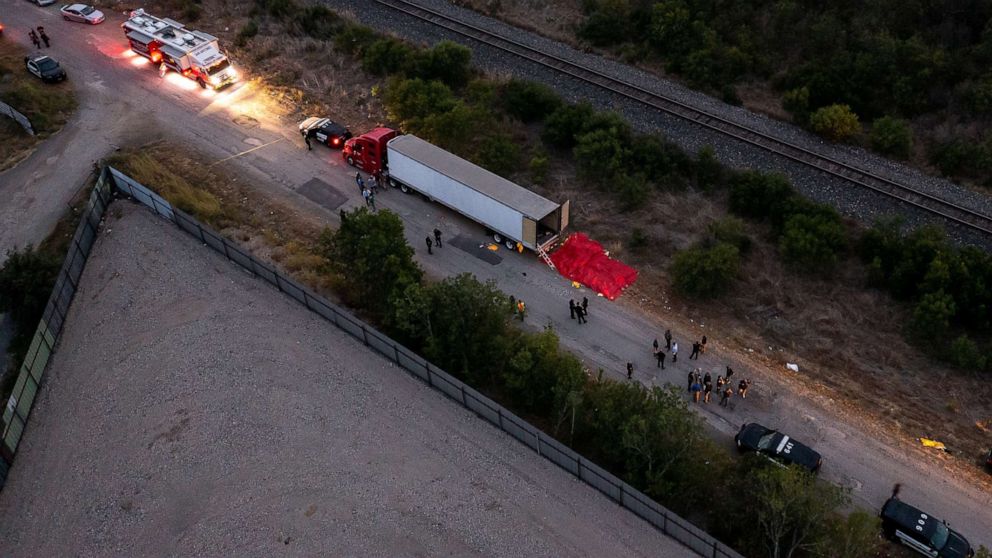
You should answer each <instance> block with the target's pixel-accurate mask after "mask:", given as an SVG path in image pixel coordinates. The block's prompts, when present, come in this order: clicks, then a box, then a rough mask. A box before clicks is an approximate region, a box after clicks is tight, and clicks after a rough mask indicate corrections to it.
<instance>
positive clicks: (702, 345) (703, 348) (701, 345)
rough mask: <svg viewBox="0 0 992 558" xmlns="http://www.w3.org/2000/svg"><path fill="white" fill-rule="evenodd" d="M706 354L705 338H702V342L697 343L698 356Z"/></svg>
mask: <svg viewBox="0 0 992 558" xmlns="http://www.w3.org/2000/svg"><path fill="white" fill-rule="evenodd" d="M705 352H706V336H705V335H704V336H703V340H702V341H700V342H699V354H703V353H705Z"/></svg>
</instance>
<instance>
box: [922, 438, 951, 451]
mask: <svg viewBox="0 0 992 558" xmlns="http://www.w3.org/2000/svg"><path fill="white" fill-rule="evenodd" d="M920 443H921V444H923V445H924V446H926V447H928V448H937V449H939V450H945V451H946V450H947V447H946V446H944V442H938V441H937V440H930V439H928V438H920Z"/></svg>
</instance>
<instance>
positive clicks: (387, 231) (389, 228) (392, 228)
mask: <svg viewBox="0 0 992 558" xmlns="http://www.w3.org/2000/svg"><path fill="white" fill-rule="evenodd" d="M318 248H319V253H320V254H321V255H322V256H323V257H324V259H325V261H326V262H327V265H328V268H329V269H330V270H331V271H332V272H333V273H335V274H336V276H337V277H338V278H339V279H340V281H341V283H342V285H343V286H344V293H345V298H346V299H347V300H348V302H349V303H350V304H353V305H355V306H356V307H359V308H364V309H367V310H369V311H370V312H372V313H373V314H374V315H375V316H377V317H379V318H381V319H386V320H387V321H388V320H389V318H391V316H392V309H393V304H394V302H395V301H396V299H397V298H398V297H400V296H402V295H403V294H404V292H405V291H406V288H407V287H408V286H409V285H412V284H416V283H419V282H420V279H421V277H422V275H423V272H422V271H421V269H420V267H419V266H417V264H416V262H414V261H413V248H411V247H410V245H408V244H407V243H406V238H404V236H403V221H402V220H401V219H400V217H399V216H398V215H396V214H395V213H393V212H392V211H389V210H383V211H379V212H377V213H372V212H370V211H368V210H367V209H366V208H364V207H363V208H360V209H356V210H354V211H351V212H345V211H341V226H340V227H339V228H338V229H337V230H335V231H332V230H330V229H325V230H324V232H322V233H321V235H320V239H319V242H318Z"/></svg>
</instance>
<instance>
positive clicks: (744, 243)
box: [707, 217, 751, 254]
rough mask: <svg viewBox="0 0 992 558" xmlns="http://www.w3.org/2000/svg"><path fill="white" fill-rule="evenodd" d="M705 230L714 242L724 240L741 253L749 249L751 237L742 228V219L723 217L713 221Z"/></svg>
mask: <svg viewBox="0 0 992 558" xmlns="http://www.w3.org/2000/svg"><path fill="white" fill-rule="evenodd" d="M707 230H708V232H709V234H710V236H712V237H713V240H714V241H715V242H725V243H727V244H730V245H732V246H735V247H736V248H737V250H739V251H740V252H741V253H742V254H743V253H746V252H748V251H749V250H751V237H750V236H749V235H748V234H747V231H746V230H744V221H741V220H740V219H738V218H737V217H725V218H723V219H720V220H719V221H713V222H712V223H710V224H709V227H707Z"/></svg>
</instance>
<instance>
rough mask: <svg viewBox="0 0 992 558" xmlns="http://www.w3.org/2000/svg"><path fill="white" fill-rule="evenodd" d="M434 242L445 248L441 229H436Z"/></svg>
mask: <svg viewBox="0 0 992 558" xmlns="http://www.w3.org/2000/svg"><path fill="white" fill-rule="evenodd" d="M434 244H437V247H438V248H443V246H442V245H441V231H440V230H439V229H434Z"/></svg>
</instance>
